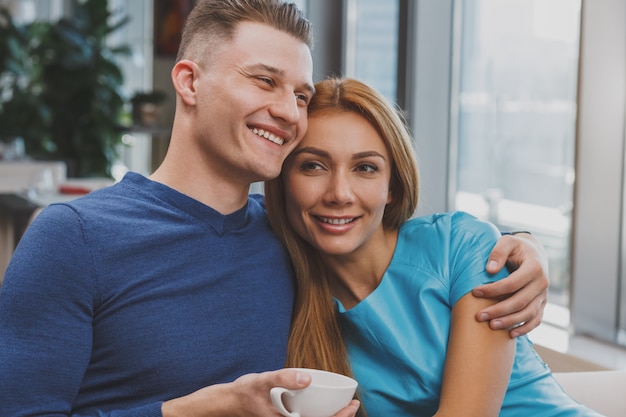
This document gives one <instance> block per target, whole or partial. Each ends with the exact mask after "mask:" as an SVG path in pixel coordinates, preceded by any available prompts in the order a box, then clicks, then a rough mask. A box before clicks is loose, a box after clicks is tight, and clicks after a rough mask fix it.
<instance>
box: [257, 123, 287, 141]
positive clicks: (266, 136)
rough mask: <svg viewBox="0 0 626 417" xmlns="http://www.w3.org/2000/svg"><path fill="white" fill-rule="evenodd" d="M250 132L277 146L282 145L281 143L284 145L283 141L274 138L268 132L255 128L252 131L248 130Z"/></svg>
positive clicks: (276, 137)
mask: <svg viewBox="0 0 626 417" xmlns="http://www.w3.org/2000/svg"><path fill="white" fill-rule="evenodd" d="M250 130H251V131H252V133H254V134H255V135H258V136H261V137H263V138H265V139H267V140H269V141H270V142H273V143H275V144H277V145H282V144H283V143H285V139H283V138H281V137H278V136H275V135H273V134H272V133H270V132H266V131H265V130H263V129H257V128H256V127H255V128H253V129H250Z"/></svg>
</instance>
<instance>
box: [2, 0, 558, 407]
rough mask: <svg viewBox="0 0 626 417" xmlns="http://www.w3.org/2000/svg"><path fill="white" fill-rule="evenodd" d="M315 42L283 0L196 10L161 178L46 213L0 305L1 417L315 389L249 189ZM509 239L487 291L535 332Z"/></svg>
mask: <svg viewBox="0 0 626 417" xmlns="http://www.w3.org/2000/svg"><path fill="white" fill-rule="evenodd" d="M311 39H312V34H311V29H310V26H309V23H308V22H307V21H306V20H305V19H303V18H302V16H301V14H300V13H299V11H298V10H297V9H296V8H295V6H293V5H287V4H283V3H281V2H280V1H278V0H206V1H200V2H199V3H198V4H197V6H196V8H195V9H194V10H193V11H192V13H191V15H190V16H189V18H188V20H187V23H186V26H185V29H184V32H183V38H182V42H181V47H180V50H179V56H178V58H177V62H176V64H175V66H174V68H173V70H172V81H173V83H174V87H175V89H176V92H177V104H176V115H175V120H174V125H173V130H172V137H171V141H170V147H169V149H168V152H167V155H166V157H165V159H164V161H163V164H162V165H161V166H160V167H159V168H158V169H157V171H156V172H154V174H153V175H152V176H151V177H150V178H144V177H142V176H140V175H137V174H133V173H130V174H128V175H127V176H126V177H125V178H124V179H123V180H122V181H121V182H120V183H118V184H116V185H114V186H112V187H109V188H106V189H103V190H99V191H95V192H93V193H91V194H89V195H87V196H85V197H83V198H81V199H78V200H75V201H73V202H70V203H65V204H57V205H52V206H50V207H48V208H47V209H46V210H44V211H43V212H42V213H41V214H40V215H39V216H38V218H37V219H36V220H35V222H34V223H33V224H32V226H31V227H30V228H29V230H28V231H27V232H26V234H25V236H24V237H23V238H22V241H21V242H20V245H19V247H18V248H17V250H16V252H15V254H14V257H13V259H12V261H11V264H10V266H9V268H8V270H7V273H6V275H5V281H4V285H3V287H2V289H0V415H2V416H3V417H9V416H26V415H29V416H31V415H38V416H51V415H54V416H59V415H64V416H96V415H97V416H117V417H125V416H164V417H170V416H182V415H184V416H187V417H194V416H220V415H229V416H231V415H234V416H238V415H242V416H244V415H245V416H276V415H277V412H276V410H275V409H274V408H273V406H272V405H271V402H270V397H269V391H270V389H271V388H272V387H273V386H283V387H285V388H288V389H297V388H302V387H304V386H306V385H308V384H309V383H310V378H309V377H308V376H306V375H302V374H300V373H298V372H295V371H291V370H276V369H279V368H281V367H282V366H283V364H284V360H285V352H286V346H287V336H288V331H289V322H290V315H291V307H292V302H293V281H292V277H291V266H290V264H289V261H288V257H287V255H286V253H285V252H284V250H283V249H282V248H281V247H280V245H279V243H278V241H277V240H276V239H275V237H274V235H273V234H272V232H271V230H270V229H269V226H268V225H267V221H266V216H265V212H264V208H263V206H262V200H261V198H260V197H254V196H253V197H249V196H248V190H249V186H250V184H251V183H253V182H257V181H261V180H265V179H269V178H273V177H275V176H277V175H278V174H279V172H280V169H281V166H282V163H283V161H284V159H285V157H286V156H287V154H288V153H289V152H290V151H291V150H292V149H293V148H294V147H295V145H296V144H297V143H298V141H299V140H300V139H301V138H302V136H303V135H304V132H305V130H306V127H307V120H306V116H307V112H306V108H307V103H308V100H309V99H310V98H311V96H312V95H313V94H314V91H313V87H312V86H313V81H312V61H311V54H310V47H311ZM502 241H503V243H502V245H498V246H497V247H496V250H497V251H500V252H496V255H495V257H494V261H495V262H496V268H497V267H498V266H499V267H502V266H503V264H504V262H505V260H506V258H507V256H508V254H509V253H512V254H513V256H512V257H509V261H510V262H512V263H513V264H516V265H519V264H520V263H521V262H520V261H523V260H526V261H525V262H524V263H523V264H522V267H520V269H519V270H518V272H517V273H514V274H513V275H512V276H511V278H510V280H505V281H506V282H505V281H503V282H502V283H498V284H499V285H500V287H495V288H494V287H485V288H483V289H482V291H483V292H484V295H486V296H492V295H494V294H495V295H502V294H503V293H510V292H513V291H516V290H519V289H520V288H521V287H523V288H522V289H521V290H519V291H517V294H516V295H515V296H514V297H515V298H513V300H512V301H507V302H509V303H510V304H506V303H505V304H503V303H500V304H498V305H496V306H494V309H493V310H490V313H491V317H499V320H501V323H500V324H501V325H502V326H503V327H505V328H506V327H509V326H510V325H512V324H515V323H518V322H526V324H525V325H524V326H525V327H521V328H520V329H521V330H518V331H520V332H524V331H527V329H530V328H532V327H535V325H536V324H538V323H539V322H540V320H541V311H542V306H543V303H545V298H546V288H547V278H546V277H545V273H543V269H542V262H544V261H543V260H542V259H543V258H542V254H541V253H538V255H536V254H534V251H537V250H538V249H537V246H535V244H528V243H524V241H523V240H522V239H519V238H510V237H509V238H503V239H502ZM525 269H526V270H528V269H529V270H531V274H528V273H524V272H523V271H524V270H525ZM527 272H528V271H527ZM533 276H537V277H538V278H536V279H533ZM529 282H530V284H529ZM502 290H504V292H503V291H502ZM516 305H522V306H526V307H525V308H521V309H520V308H515V306H516ZM511 313H512V314H511ZM357 407H358V402H356V401H354V402H353V403H352V404H351V405H349V406H348V407H346V408H345V409H344V410H342V411H341V412H339V413H338V414H337V417H348V416H352V415H354V413H355V412H356V409H357Z"/></svg>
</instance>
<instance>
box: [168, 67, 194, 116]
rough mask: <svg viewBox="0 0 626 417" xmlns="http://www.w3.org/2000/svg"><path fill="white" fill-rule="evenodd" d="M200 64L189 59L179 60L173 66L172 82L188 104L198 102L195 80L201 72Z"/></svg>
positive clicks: (192, 104) (178, 93)
mask: <svg viewBox="0 0 626 417" xmlns="http://www.w3.org/2000/svg"><path fill="white" fill-rule="evenodd" d="M198 70H199V68H198V65H197V64H196V63H195V62H193V61H189V60H187V59H183V60H181V61H178V62H177V63H176V65H174V68H172V84H174V89H175V90H176V94H177V95H178V96H179V97H180V98H181V100H182V101H183V102H184V103H185V104H186V105H188V106H194V105H195V104H196V85H195V81H196V78H197V76H198V74H199V71H198Z"/></svg>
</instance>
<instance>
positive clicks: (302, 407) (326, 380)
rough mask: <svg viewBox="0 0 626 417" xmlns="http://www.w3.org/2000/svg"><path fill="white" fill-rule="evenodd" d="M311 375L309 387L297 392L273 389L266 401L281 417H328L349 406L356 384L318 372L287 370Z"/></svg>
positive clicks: (341, 377) (339, 376) (347, 378)
mask: <svg viewBox="0 0 626 417" xmlns="http://www.w3.org/2000/svg"><path fill="white" fill-rule="evenodd" d="M291 369H293V370H296V371H299V372H306V373H307V374H309V375H311V377H312V380H311V384H310V385H309V386H307V387H306V388H303V389H299V390H290V389H286V388H283V387H274V388H272V389H271V390H270V397H271V398H272V403H273V404H274V407H276V408H277V409H278V411H279V412H280V413H281V414H282V415H283V416H285V417H331V416H332V415H333V414H335V413H337V412H338V411H339V410H341V409H342V408H344V407H345V406H347V405H348V404H350V401H351V400H352V398H353V397H354V393H355V391H356V387H357V385H358V384H357V382H356V381H355V380H354V379H352V378H349V377H347V376H345V375H340V374H336V373H334V372H327V371H322V370H319V369H306V368H291Z"/></svg>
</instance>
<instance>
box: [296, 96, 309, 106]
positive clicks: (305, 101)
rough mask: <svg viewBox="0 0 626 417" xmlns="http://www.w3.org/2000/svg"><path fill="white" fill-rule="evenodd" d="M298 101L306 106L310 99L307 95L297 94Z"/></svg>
mask: <svg viewBox="0 0 626 417" xmlns="http://www.w3.org/2000/svg"><path fill="white" fill-rule="evenodd" d="M296 99H298V100H300V101H302V102H303V103H304V104H307V105H308V104H309V97H308V96H307V95H306V94H296Z"/></svg>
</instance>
